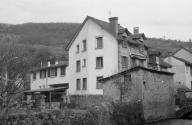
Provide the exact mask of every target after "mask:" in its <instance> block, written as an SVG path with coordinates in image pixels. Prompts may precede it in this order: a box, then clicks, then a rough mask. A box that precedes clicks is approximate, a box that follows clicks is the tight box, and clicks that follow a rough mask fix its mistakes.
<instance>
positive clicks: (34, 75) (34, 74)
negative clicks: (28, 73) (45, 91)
mask: <svg viewBox="0 0 192 125" xmlns="http://www.w3.org/2000/svg"><path fill="white" fill-rule="evenodd" d="M32 75H33V81H35V80H36V78H37V76H36V72H33V73H32Z"/></svg>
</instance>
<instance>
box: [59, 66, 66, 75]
mask: <svg viewBox="0 0 192 125" xmlns="http://www.w3.org/2000/svg"><path fill="white" fill-rule="evenodd" d="M65 73H66V67H65V66H61V74H60V75H61V76H64V75H65Z"/></svg>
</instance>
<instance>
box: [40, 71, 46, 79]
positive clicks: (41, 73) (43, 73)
mask: <svg viewBox="0 0 192 125" xmlns="http://www.w3.org/2000/svg"><path fill="white" fill-rule="evenodd" d="M39 75H40V79H44V78H46V70H40V73H39Z"/></svg>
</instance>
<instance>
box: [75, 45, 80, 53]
mask: <svg viewBox="0 0 192 125" xmlns="http://www.w3.org/2000/svg"><path fill="white" fill-rule="evenodd" d="M76 53H79V45H77V52H76Z"/></svg>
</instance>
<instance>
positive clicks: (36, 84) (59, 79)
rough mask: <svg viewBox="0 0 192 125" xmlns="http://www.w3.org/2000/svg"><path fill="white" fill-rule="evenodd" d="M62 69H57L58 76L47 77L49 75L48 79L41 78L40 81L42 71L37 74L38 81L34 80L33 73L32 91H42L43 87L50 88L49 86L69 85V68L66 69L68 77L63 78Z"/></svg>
mask: <svg viewBox="0 0 192 125" xmlns="http://www.w3.org/2000/svg"><path fill="white" fill-rule="evenodd" d="M60 73H61V68H60V67H58V68H57V76H54V77H53V76H50V77H47V76H48V75H46V78H41V79H40V71H37V72H36V80H33V75H32V73H31V75H30V77H31V80H30V81H31V84H30V85H31V90H36V89H40V86H41V88H43V86H45V88H49V85H52V84H59V83H69V80H68V77H67V73H68V67H66V75H65V76H61V75H60Z"/></svg>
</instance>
